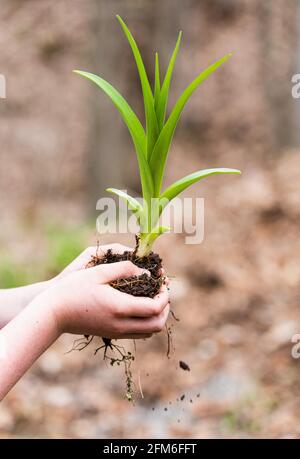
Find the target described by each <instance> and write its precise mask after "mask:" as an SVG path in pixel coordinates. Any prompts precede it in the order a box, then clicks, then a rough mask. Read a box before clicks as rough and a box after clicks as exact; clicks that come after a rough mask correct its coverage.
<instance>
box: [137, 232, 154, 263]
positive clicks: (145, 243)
mask: <svg viewBox="0 0 300 459" xmlns="http://www.w3.org/2000/svg"><path fill="white" fill-rule="evenodd" d="M154 240H155V239H153V235H152V234H151V233H148V234H147V233H141V234H140V235H139V241H138V245H137V251H136V255H137V257H139V258H143V257H147V256H148V255H149V254H150V253H151V251H152V246H153V243H154Z"/></svg>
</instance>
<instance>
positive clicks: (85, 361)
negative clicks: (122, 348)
mask: <svg viewBox="0 0 300 459" xmlns="http://www.w3.org/2000/svg"><path fill="white" fill-rule="evenodd" d="M186 152H188V154H187V153H186ZM239 153H240V154H239ZM172 154H173V155H174V159H173V162H172V171H171V172H169V177H168V182H169V181H170V180H171V179H174V178H175V177H178V176H179V175H180V174H181V171H182V169H183V168H187V167H188V168H190V170H193V169H195V166H197V165H199V159H198V152H197V151H196V150H195V149H194V150H193V149H192V147H191V148H190V147H189V146H188V145H187V144H185V145H184V148H183V145H180V144H178V145H177V146H176V148H175V149H174V152H173V153H172ZM215 159H216V158H214V155H213V153H212V156H210V157H209V158H208V157H205V155H204V157H203V156H202V157H201V166H203V167H210V166H214V165H216V164H215ZM217 162H218V165H223V166H232V167H240V168H241V169H242V170H243V175H242V176H241V177H222V178H220V177H213V178H209V179H207V180H206V181H205V182H202V184H201V185H195V186H194V187H192V188H191V192H192V193H193V195H194V196H203V197H204V198H205V208H206V210H205V239H204V242H203V243H202V244H201V245H200V246H194V245H186V244H184V236H183V235H170V236H164V237H162V238H161V240H160V241H159V242H158V244H157V247H156V248H157V250H158V251H159V252H160V254H161V255H162V256H163V258H164V262H165V267H166V270H167V272H168V274H169V275H170V277H171V279H172V282H171V295H172V307H173V309H174V312H175V314H176V315H177V316H178V317H179V319H180V322H175V321H174V319H172V318H171V317H170V319H169V322H170V325H171V324H172V327H173V344H174V347H175V350H174V351H173V352H172V354H171V358H170V359H167V357H166V349H167V340H166V336H165V334H164V333H162V334H160V335H159V336H155V337H153V338H152V339H151V340H149V341H147V342H138V343H137V353H136V354H137V355H136V357H137V358H136V362H135V363H134V366H133V371H134V377H135V381H136V383H137V391H136V401H135V403H134V404H130V403H128V402H127V401H126V400H125V399H124V390H125V389H124V388H125V381H124V375H123V372H122V370H121V369H120V368H115V367H113V368H111V367H110V366H109V365H106V364H105V363H104V362H103V361H102V358H101V355H97V356H96V357H94V356H93V350H94V348H95V345H96V343H95V344H94V343H92V344H91V345H90V346H89V347H88V348H86V349H85V350H83V351H81V352H72V353H70V354H65V352H66V351H68V350H69V349H70V348H71V346H72V342H73V337H72V336H63V337H62V338H61V339H60V340H59V342H57V343H56V344H55V345H54V346H53V347H52V348H51V349H50V350H48V351H47V352H46V353H45V354H44V355H43V356H42V357H41V358H40V359H39V361H38V362H37V363H36V364H35V365H34V367H33V368H32V369H31V370H30V371H29V372H28V374H27V375H26V376H25V377H24V378H23V379H22V381H20V382H19V383H18V385H17V386H16V387H15V388H14V389H13V390H12V391H11V393H10V394H9V395H8V396H7V398H6V399H5V400H4V401H3V403H2V404H1V409H0V436H1V437H4V438H20V437H22V438H23V437H49V438H52V437H62V438H66V437H71V438H84V437H88V438H95V437H121V438H123V437H125V438H127V437H133V438H134V437H164V436H168V437H174V438H175V437H179V438H182V437H187V438H193V437H223V436H225V437H261V436H263V437H293V436H299V434H300V427H299V423H298V422H297V421H298V413H299V408H300V396H299V393H300V392H299V381H300V378H299V375H300V362H299V361H298V360H295V359H293V358H292V357H291V347H292V344H291V337H292V335H293V334H294V333H299V332H300V310H299V283H300V264H299V251H300V239H299V223H300V208H299V172H298V171H299V170H300V154H299V152H298V151H294V150H290V151H286V152H281V154H280V155H279V154H278V156H276V155H275V154H274V153H273V154H272V155H271V156H270V157H268V155H266V156H264V158H259V157H258V156H256V157H255V158H253V157H250V156H246V155H245V154H242V152H239V151H238V149H235V150H233V149H228V148H227V146H226V145H224V148H223V149H221V152H220V151H219V152H218V157H217ZM169 170H170V168H169ZM189 195H190V196H191V194H189ZM57 214H58V215H59V209H57ZM19 232H20V234H22V237H21V238H20V239H18V237H16V236H14V237H13V238H10V237H9V236H7V239H6V258H3V256H2V257H1V270H2V271H3V270H6V277H5V276H3V275H2V276H1V280H2V286H13V285H14V284H15V283H18V282H20V278H17V279H16V278H14V276H15V275H16V273H18V271H20V276H21V277H22V275H23V274H22V269H23V270H25V271H24V272H25V273H26V280H27V281H31V280H33V278H35V280H39V279H40V278H42V277H44V276H47V274H48V275H51V274H54V273H55V272H56V271H57V270H59V269H61V267H62V266H63V265H65V264H66V263H67V262H68V258H70V259H72V257H73V256H75V255H76V254H77V253H78V252H79V251H80V250H81V248H83V247H84V246H85V245H87V244H88V245H90V244H94V242H95V239H94V230H93V228H92V227H91V226H90V225H87V226H86V227H82V228H81V227H79V228H78V226H76V225H75V224H74V223H72V224H71V225H70V227H69V229H67V230H66V229H63V228H58V227H57V228H55V227H54V228H52V230H51V228H50V230H49V231H48V232H47V231H46V232H45V230H44V227H43V224H42V223H40V224H37V225H36V226H35V227H34V228H33V227H31V228H30V227H27V228H26V225H25V227H23V228H19ZM45 234H46V235H48V236H45ZM45 237H46V239H45ZM47 238H48V239H47ZM132 239H133V238H132V236H131V237H127V236H126V237H125V236H118V235H116V236H114V237H113V236H105V237H103V242H109V241H113V240H118V241H121V242H125V243H131V244H132ZM2 247H3V244H2ZM174 247H176V250H174ZM3 260H5V262H4V261H3ZM8 261H9V264H8ZM9 265H10V266H11V269H10V271H9V270H8V268H7V266H9ZM22 267H23V268H22ZM3 272H4V271H3ZM36 273H39V275H38V276H37V274H36ZM3 279H6V281H5V282H6V284H5V282H4V281H3ZM125 345H126V346H127V347H128V348H130V347H132V344H131V343H130V342H128V343H126V344H125ZM179 360H183V361H185V362H186V363H188V365H189V366H190V369H191V371H190V372H188V371H183V370H182V369H180V368H179V365H178V362H179ZM139 379H140V383H141V386H142V390H143V394H144V398H143V399H142V398H141V395H140V392H139V390H138V380H139ZM199 394H200V395H199ZM183 395H184V396H185V397H184V398H183V400H181V398H182V396H183Z"/></svg>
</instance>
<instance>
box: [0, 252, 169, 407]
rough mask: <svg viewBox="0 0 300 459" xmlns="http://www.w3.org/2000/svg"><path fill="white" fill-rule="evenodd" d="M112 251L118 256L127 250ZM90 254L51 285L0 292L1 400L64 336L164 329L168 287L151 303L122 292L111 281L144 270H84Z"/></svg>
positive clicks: (121, 266)
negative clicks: (67, 334) (113, 286)
mask: <svg viewBox="0 0 300 459" xmlns="http://www.w3.org/2000/svg"><path fill="white" fill-rule="evenodd" d="M110 247H111V248H112V249H113V250H114V251H115V252H119V253H120V252H124V250H126V249H128V248H127V247H124V246H120V245H118V244H116V245H113V246H110ZM107 248H108V246H102V247H100V248H99V249H98V250H101V251H106V250H107ZM91 254H95V248H89V249H87V250H86V251H85V252H83V253H82V254H81V255H80V256H79V257H78V258H77V259H76V260H74V262H73V263H71V265H69V266H68V267H67V268H66V269H65V270H64V271H63V272H62V273H61V274H60V275H59V276H57V277H56V278H55V279H52V280H50V281H47V282H42V283H39V284H34V285H31V286H26V287H20V288H18V289H11V290H7V291H6V290H4V291H3V290H0V319H1V318H2V324H3V325H5V326H4V327H3V328H2V329H1V330H0V366H1V371H0V400H2V399H3V398H4V397H5V395H6V394H7V393H8V392H9V390H10V389H11V388H12V387H13V386H14V385H15V384H16V382H17V381H18V380H19V379H20V378H21V377H22V375H23V374H24V373H25V372H26V371H27V370H28V369H29V368H30V367H31V365H32V364H33V363H34V362H35V361H36V360H37V359H38V358H39V356H40V355H41V354H42V353H43V352H45V351H46V349H47V348H48V347H49V346H51V345H52V344H53V343H54V341H56V339H57V338H58V337H59V336H60V335H61V334H63V333H74V334H80V335H95V336H105V337H107V338H115V339H128V338H133V339H141V338H148V337H150V336H151V335H152V334H153V333H158V332H160V331H161V330H162V329H163V328H164V326H165V323H166V320H167V317H168V313H169V295H168V291H167V288H166V286H163V287H162V288H161V291H160V292H159V294H158V295H157V296H156V297H155V298H153V299H150V298H143V297H139V298H138V297H134V296H131V295H128V294H126V293H121V292H119V291H118V290H116V289H114V288H112V287H111V286H110V285H109V283H110V282H111V281H114V280H116V279H118V278H124V277H125V278H126V277H130V276H133V275H140V274H141V273H143V272H144V271H143V270H141V269H140V268H138V267H137V266H135V265H134V264H133V263H131V262H130V261H122V262H118V263H112V264H108V265H100V266H96V267H94V268H89V269H83V268H84V267H85V265H86V263H87V262H88V261H89V260H90V257H91ZM2 310H3V311H4V313H3V317H2ZM16 337H17V339H16Z"/></svg>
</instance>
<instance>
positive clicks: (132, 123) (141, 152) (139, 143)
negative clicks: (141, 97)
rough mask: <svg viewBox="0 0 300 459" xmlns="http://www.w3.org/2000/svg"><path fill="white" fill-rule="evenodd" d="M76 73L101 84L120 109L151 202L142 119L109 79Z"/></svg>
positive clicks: (80, 71)
mask: <svg viewBox="0 0 300 459" xmlns="http://www.w3.org/2000/svg"><path fill="white" fill-rule="evenodd" d="M74 72H75V73H77V74H78V75H81V76H83V77H85V78H87V79H88V80H91V81H92V82H93V83H95V84H96V85H97V86H99V87H100V88H101V89H102V90H103V91H104V92H105V94H107V95H108V96H109V97H110V99H111V100H112V102H113V103H114V105H115V106H116V107H117V109H118V110H119V112H120V114H121V116H122V118H123V120H124V122H125V124H126V126H127V127H128V130H129V132H130V134H131V137H132V140H133V143H134V146H135V149H136V153H137V158H138V163H139V170H140V176H141V183H142V189H143V197H144V199H146V200H147V201H148V200H149V202H150V201H151V197H152V195H153V181H152V175H151V171H150V168H149V165H148V163H147V159H146V134H145V131H144V128H143V126H142V125H141V123H140V120H139V119H138V117H137V116H136V114H135V113H134V111H133V110H132V108H131V107H130V105H129V104H128V103H127V102H126V100H125V99H124V97H123V96H122V95H121V94H120V93H119V92H118V91H117V90H116V89H115V88H114V87H113V86H112V85H111V84H110V83H108V82H107V81H105V80H104V79H103V78H101V77H99V76H97V75H94V74H93V73H89V72H84V71H82V70H74Z"/></svg>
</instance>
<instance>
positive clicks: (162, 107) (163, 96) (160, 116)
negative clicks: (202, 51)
mask: <svg viewBox="0 0 300 459" xmlns="http://www.w3.org/2000/svg"><path fill="white" fill-rule="evenodd" d="M181 37H182V32H181V31H180V32H179V35H178V38H177V42H176V45H175V48H174V51H173V54H172V56H171V59H170V63H169V66H168V69H167V72H166V76H165V79H164V82H163V84H162V87H161V92H160V97H159V103H158V107H157V122H158V129H159V131H161V130H162V128H163V125H164V121H165V115H166V109H167V103H168V97H169V89H170V83H171V78H172V74H173V70H174V65H175V62H176V58H177V53H178V50H179V47H180V42H181Z"/></svg>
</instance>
